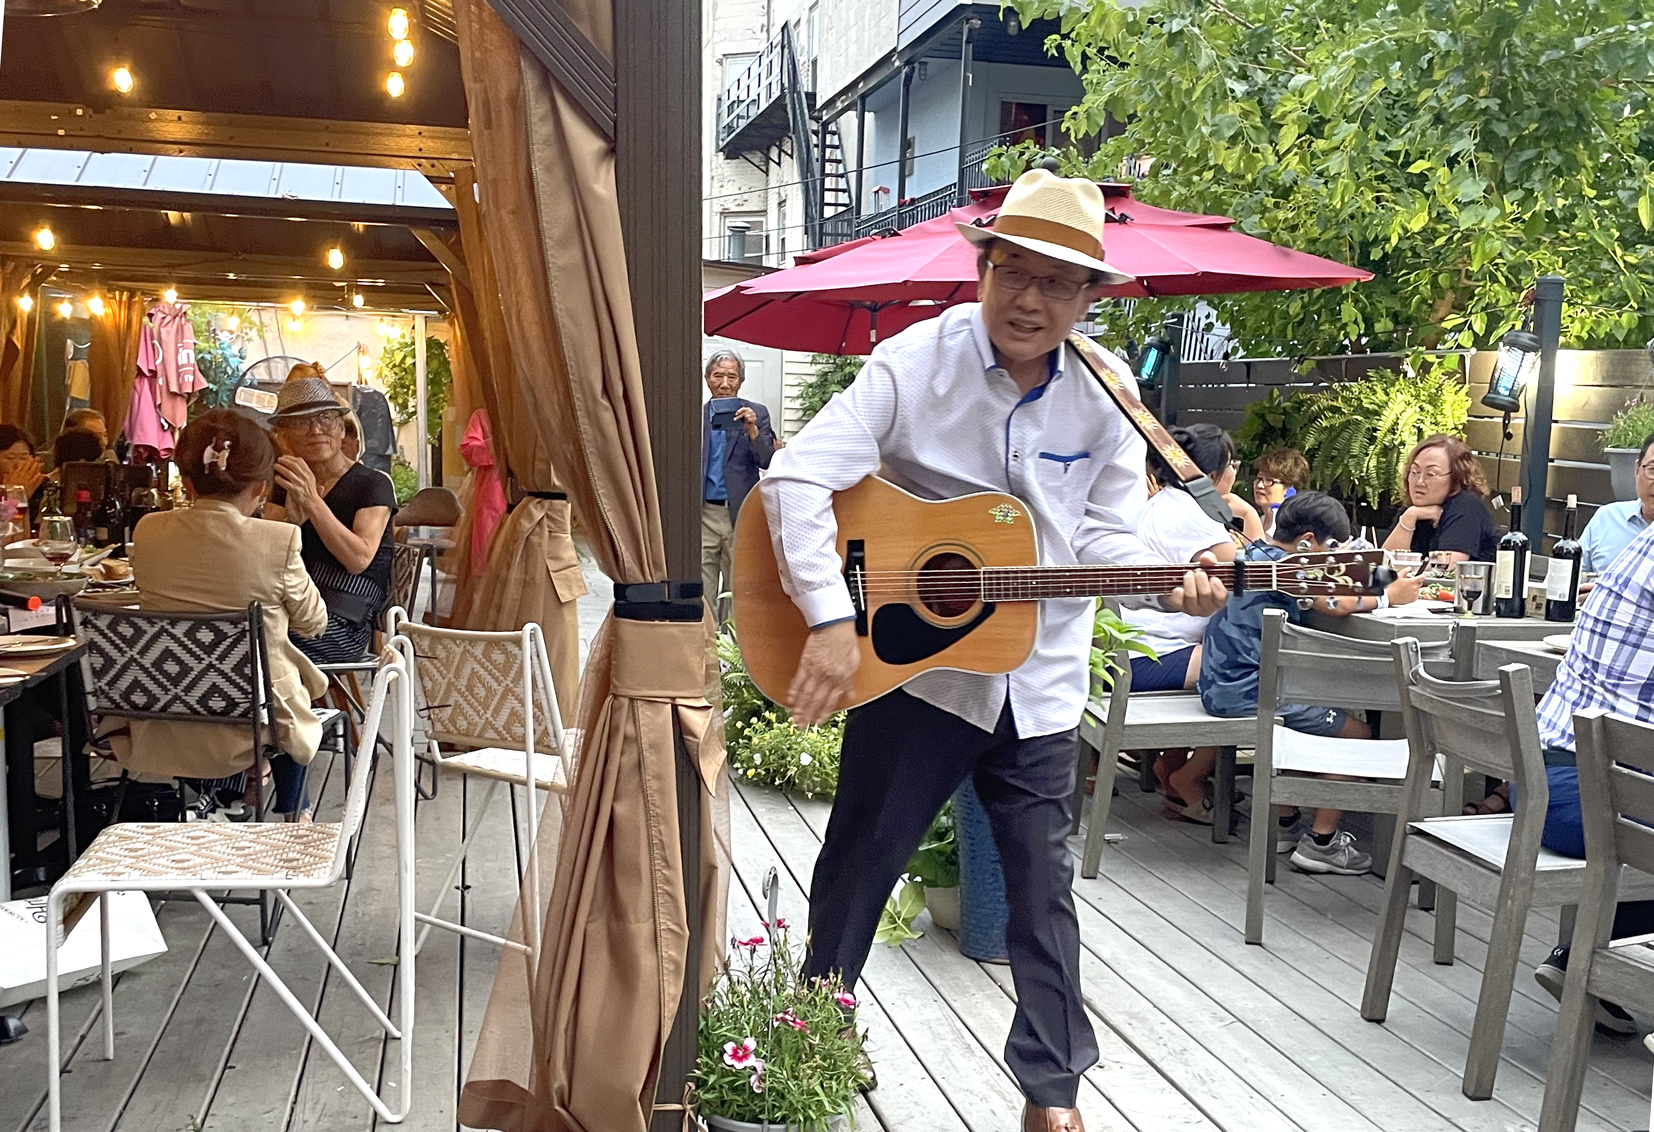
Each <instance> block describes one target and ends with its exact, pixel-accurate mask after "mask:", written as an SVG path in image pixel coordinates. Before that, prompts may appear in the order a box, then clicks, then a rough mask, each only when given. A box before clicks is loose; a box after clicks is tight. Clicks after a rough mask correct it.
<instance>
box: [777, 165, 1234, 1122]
mask: <svg viewBox="0 0 1654 1132" xmlns="http://www.w3.org/2000/svg"><path fill="white" fill-rule="evenodd" d="M1105 213H1106V207H1105V205H1104V202H1103V196H1102V193H1101V191H1100V190H1099V189H1098V188H1097V186H1096V185H1094V184H1092V183H1091V182H1089V181H1084V180H1067V179H1063V178H1060V177H1057V176H1055V175H1054V174H1052V173H1049V172H1047V171H1045V170H1035V171H1033V172H1030V173H1027V174H1025V175H1024V176H1023V177H1022V178H1021V179H1019V180H1018V181H1017V183H1016V184H1015V185H1014V186H1013V187H1012V188H1011V190H1010V192H1009V194H1008V195H1007V196H1006V198H1005V202H1004V206H1003V208H1002V209H1001V211H1000V212H999V214H998V216H997V217H996V218H995V219H994V222H993V223H992V225H990V226H988V227H971V226H966V225H961V226H960V228H961V232H962V234H963V235H964V236H965V238H966V239H968V240H970V241H971V242H972V243H973V244H976V245H977V247H978V248H979V253H978V260H977V267H978V273H979V288H978V289H979V294H980V296H981V303H980V304H965V305H961V306H956V307H953V308H950V309H949V310H947V311H945V312H943V314H942V315H941V317H939V318H936V319H932V320H930V321H927V322H923V323H920V324H919V325H917V326H914V327H912V328H911V329H909V330H907V331H905V332H903V333H902V334H900V335H898V336H896V337H895V338H892V339H890V340H889V341H888V342H885V343H882V344H881V345H880V346H879V347H878V349H877V350H875V351H874V353H873V356H872V357H871V358H870V359H869V360H868V363H867V365H866V367H865V368H864V369H863V370H862V371H861V374H860V375H859V376H858V377H857V378H856V380H855V382H854V383H853V384H852V385H851V386H850V388H849V389H847V390H846V391H845V392H844V393H842V394H840V395H839V396H837V397H835V398H834V399H833V401H832V402H831V403H830V404H828V405H827V407H826V408H824V409H823V410H822V411H821V413H820V414H819V415H818V416H817V417H816V418H815V419H814V420H813V421H812V422H811V423H810V424H809V425H808V427H806V428H805V429H804V430H803V431H802V432H800V433H799V435H798V436H797V438H796V439H795V440H794V441H793V442H792V443H791V445H790V446H789V447H788V448H786V449H784V450H783V451H781V452H779V453H777V454H776V457H775V460H774V462H773V464H772V465H771V468H770V474H769V476H768V477H767V478H766V479H764V480H763V481H762V483H761V484H760V486H759V490H760V491H761V492H762V493H763V500H764V504H765V510H766V512H767V513H768V515H769V516H770V517H771V518H770V534H771V540H772V542H773V544H774V547H775V553H776V559H777V562H778V564H779V566H780V572H781V582H782V586H783V587H784V588H785V590H786V593H787V594H788V596H790V597H791V598H792V600H793V602H794V603H795V604H796V605H797V607H798V609H799V611H800V612H801V613H802V614H803V616H804V619H805V621H806V623H807V624H808V625H809V626H810V627H811V630H812V631H811V633H810V635H809V638H808V640H807V642H806V643H805V645H804V651H803V654H802V657H801V658H800V661H799V666H798V670H797V674H796V676H795V677H794V679H793V682H792V686H791V688H790V690H789V694H788V706H789V707H790V708H791V710H792V713H793V718H794V719H795V720H796V721H797V722H798V723H800V724H801V725H807V724H812V723H816V722H819V721H821V720H823V719H825V718H826V717H827V716H828V715H830V714H831V713H832V712H833V711H834V710H836V709H837V708H838V707H840V706H841V705H843V704H845V703H847V702H849V700H850V698H851V689H852V678H853V677H854V674H855V672H856V669H857V666H858V663H859V653H858V651H857V644H856V641H857V637H856V627H855V608H854V605H853V602H852V600H851V596H850V593H849V591H848V589H847V587H846V584H845V580H844V576H843V564H842V563H841V561H840V559H839V555H838V553H837V551H836V548H835V540H836V537H837V530H836V521H835V518H834V514H833V507H832V504H833V493H834V492H836V491H842V490H845V489H848V488H850V487H852V486H854V485H855V484H856V483H858V482H860V481H861V480H862V479H863V478H864V477H866V476H870V475H873V474H874V473H875V472H878V473H879V474H881V475H883V476H884V477H885V478H887V479H889V480H892V481H893V482H895V483H896V484H897V485H899V486H901V487H904V488H906V489H907V490H909V491H911V492H913V493H914V494H917V495H920V496H924V497H928V498H931V499H951V498H955V497H958V496H961V495H966V494H969V493H972V492H979V491H1008V492H1010V493H1011V494H1012V495H1014V496H1016V497H1017V498H1018V499H1020V500H1022V501H1023V502H1024V503H1025V504H1026V505H1027V507H1028V509H1029V511H1030V512H1031V514H1032V518H1033V519H1034V521H1035V524H1036V527H1037V530H1038V535H1039V545H1040V558H1041V561H1042V563H1045V564H1047V565H1072V564H1076V563H1084V564H1111V563H1114V564H1126V563H1144V562H1151V561H1153V560H1154V556H1153V555H1152V554H1150V553H1149V551H1148V550H1147V549H1146V548H1145V547H1144V546H1143V545H1142V543H1141V542H1140V541H1139V540H1138V538H1137V536H1136V535H1135V534H1134V533H1133V532H1134V528H1135V525H1136V522H1137V516H1138V513H1139V510H1140V509H1141V507H1142V506H1143V504H1144V502H1145V499H1146V486H1145V479H1144V458H1145V454H1146V448H1145V445H1144V442H1143V441H1142V439H1141V438H1140V437H1139V436H1138V434H1137V432H1136V431H1135V430H1134V428H1133V426H1132V424H1131V422H1130V421H1128V420H1127V419H1126V417H1125V415H1124V414H1123V413H1122V412H1121V410H1120V409H1119V407H1117V406H1116V404H1115V403H1114V401H1113V400H1111V399H1110V396H1109V394H1108V392H1107V391H1106V390H1105V389H1104V388H1103V387H1102V386H1101V385H1100V384H1099V383H1098V382H1097V381H1096V380H1094V379H1093V377H1092V376H1091V375H1090V374H1089V373H1088V372H1087V370H1086V369H1085V368H1084V367H1083V365H1082V364H1081V363H1080V361H1079V360H1078V358H1077V357H1076V356H1075V354H1074V351H1073V349H1072V348H1071V347H1067V346H1065V345H1064V342H1063V340H1064V338H1065V337H1066V336H1067V335H1068V333H1069V332H1070V331H1071V330H1072V328H1073V325H1074V323H1075V322H1076V321H1078V320H1079V319H1080V318H1081V317H1082V316H1083V315H1084V314H1085V313H1086V311H1087V310H1088V309H1089V308H1090V306H1091V304H1092V303H1093V302H1094V301H1095V300H1096V298H1097V296H1098V294H1099V288H1100V287H1101V286H1102V285H1104V284H1108V283H1118V282H1124V281H1126V280H1128V279H1129V276H1126V275H1123V274H1121V273H1120V272H1118V271H1115V270H1114V269H1113V268H1111V267H1109V266H1108V264H1107V263H1105V262H1104V261H1103V258H1102V255H1103V246H1102V237H1103V227H1104V217H1105ZM1226 597H1227V593H1226V591H1225V587H1224V585H1223V583H1222V582H1221V581H1219V580H1217V579H1216V578H1213V577H1211V576H1209V575H1207V574H1204V573H1201V572H1198V571H1194V572H1190V573H1188V574H1186V575H1185V576H1184V579H1183V585H1181V586H1179V587H1178V588H1177V589H1175V590H1173V591H1172V593H1171V594H1170V595H1168V596H1167V597H1166V598H1165V599H1164V600H1165V603H1166V605H1167V607H1169V608H1173V609H1180V610H1183V611H1185V612H1188V613H1192V614H1196V615H1199V616H1208V615H1210V614H1212V613H1214V612H1216V611H1217V610H1218V609H1219V608H1221V607H1222V605H1223V603H1224V601H1225V599H1226ZM1091 608H1092V602H1091V599H1089V598H1077V599H1076V598H1068V599H1056V600H1050V601H1047V602H1045V603H1044V608H1043V611H1042V617H1041V622H1040V628H1039V633H1038V637H1037V640H1036V643H1035V645H1034V649H1033V652H1032V654H1031V655H1030V656H1029V658H1028V660H1027V661H1026V662H1024V663H1023V664H1022V666H1021V667H1020V668H1018V669H1016V670H1015V671H1013V672H1011V673H1009V674H1008V675H979V674H975V673H967V672H956V671H932V672H926V673H924V674H923V675H921V676H918V677H917V678H915V679H913V680H912V681H910V682H909V683H908V684H907V685H906V687H905V688H903V689H899V690H897V691H894V692H891V693H889V694H887V695H884V696H882V697H880V698H878V699H876V700H874V701H872V702H871V703H868V704H865V705H863V706H861V707H858V708H856V709H854V710H853V711H852V712H851V713H850V716H849V721H848V723H847V724H846V726H845V731H844V747H843V753H842V758H841V769H840V774H839V787H838V795H837V798H836V800H835V803H834V806H833V813H832V819H831V821H830V822H829V823H828V827H827V835H826V839H825V843H824V844H823V846H822V849H821V854H820V856H819V858H818V859H817V861H816V869H815V876H814V880H813V882H812V887H811V900H810V945H809V956H808V959H807V961H806V963H805V975H806V976H824V975H826V974H828V973H829V972H838V973H839V974H841V975H842V977H843V979H844V983H845V985H846V986H847V987H854V986H855V984H856V981H857V979H858V978H859V976H860V974H861V969H862V964H863V963H864V962H865V961H866V958H867V953H868V950H869V948H870V947H871V946H872V941H873V933H874V931H875V929H876V927H877V924H878V920H879V914H880V912H881V910H882V909H883V908H884V905H885V901H886V899H887V898H888V897H889V895H890V891H891V889H892V888H893V887H894V885H895V883H896V881H897V879H898V878H899V876H900V874H901V871H902V869H903V867H904V866H905V865H906V863H907V860H908V858H909V857H910V856H911V855H912V853H913V851H914V850H915V849H916V848H918V846H919V842H920V838H921V837H922V836H923V834H924V832H925V830H926V829H927V828H928V827H929V825H930V823H931V820H932V819H933V818H934V817H935V815H936V813H937V811H938V810H939V809H940V808H941V806H942V804H943V803H944V802H945V801H947V799H948V797H949V796H950V795H951V794H952V793H953V791H954V790H955V788H956V787H958V785H959V784H960V783H961V782H962V781H963V780H964V778H965V777H966V776H967V775H973V776H974V781H975V785H976V789H977V792H978V794H979V795H980V796H981V799H982V803H983V806H984V807H985V808H986V810H987V812H988V816H989V819H990V821H991V823H992V825H993V831H994V839H995V842H996V843H997V845H998V848H999V855H1000V858H1001V861H1002V862H1003V865H1004V871H1005V882H1006V883H1005V889H1006V893H1007V896H1008V898H1009V901H1010V923H1009V928H1008V931H1007V940H1006V941H1007V945H1008V951H1009V956H1010V961H1011V972H1012V976H1013V978H1014V980H1015V984H1016V992H1017V1010H1016V1017H1015V1019H1014V1021H1013V1022H1012V1025H1011V1033H1010V1036H1009V1038H1008V1039H1007V1041H1006V1047H1005V1059H1006V1063H1007V1064H1008V1065H1009V1066H1010V1069H1011V1071H1012V1073H1013V1074H1014V1075H1015V1076H1016V1079H1017V1081H1018V1083H1019V1084H1020V1086H1021V1088H1022V1091H1023V1094H1024V1096H1025V1097H1026V1098H1027V1106H1026V1108H1025V1109H1024V1111H1023V1119H1022V1127H1023V1129H1024V1132H1080V1130H1081V1129H1082V1124H1081V1120H1080V1114H1079V1112H1078V1111H1077V1110H1076V1109H1075V1108H1074V1105H1075V1100H1076V1097H1077V1094H1078V1090H1079V1081H1080V1075H1081V1074H1082V1073H1083V1072H1084V1071H1085V1070H1086V1069H1088V1068H1090V1067H1091V1066H1092V1065H1093V1064H1095V1063H1096V1061H1097V1041H1096V1036H1095V1034H1094V1033H1093V1031H1092V1028H1091V1024H1090V1022H1089V1020H1088V1019H1087V1016H1086V1010H1085V1006H1084V1003H1083V1002H1082V1000H1081V997H1080V976H1079V950H1080V935H1079V926H1078V922H1077V920H1076V917H1075V911H1074V900H1073V895H1072V893H1071V892H1070V884H1071V881H1072V876H1073V868H1072V858H1071V856H1070V854H1069V851H1068V848H1067V837H1068V831H1069V826H1070V821H1071V812H1070V798H1071V795H1072V788H1073V783H1074V780H1073V775H1074V773H1075V769H1074V743H1075V729H1076V728H1077V726H1078V725H1079V721H1080V716H1081V713H1082V711H1083V710H1084V707H1085V703H1086V695H1087V690H1088V682H1089V677H1088V661H1089V657H1090V648H1091V632H1092V628H1091V619H1090V611H1091Z"/></svg>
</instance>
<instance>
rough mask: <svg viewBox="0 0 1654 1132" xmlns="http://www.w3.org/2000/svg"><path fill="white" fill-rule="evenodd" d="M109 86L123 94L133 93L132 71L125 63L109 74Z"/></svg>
mask: <svg viewBox="0 0 1654 1132" xmlns="http://www.w3.org/2000/svg"><path fill="white" fill-rule="evenodd" d="M109 85H110V86H112V87H114V88H115V89H116V90H117V91H119V92H120V93H122V94H131V93H132V86H133V82H132V70H131V68H129V67H128V66H127V65H126V64H125V63H122V64H121V65H120V66H119V67H116V68H115V69H114V70H113V71H110V72H109Z"/></svg>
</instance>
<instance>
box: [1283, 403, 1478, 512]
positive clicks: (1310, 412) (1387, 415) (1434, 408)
mask: <svg viewBox="0 0 1654 1132" xmlns="http://www.w3.org/2000/svg"><path fill="white" fill-rule="evenodd" d="M1291 401H1292V402H1293V403H1294V404H1295V407H1296V412H1295V414H1294V415H1295V417H1296V421H1295V424H1296V431H1297V438H1296V444H1295V447H1297V448H1298V449H1299V450H1300V451H1302V452H1303V454H1304V457H1305V458H1306V459H1307V460H1308V461H1309V483H1310V486H1311V487H1314V488H1317V489H1319V490H1323V491H1336V492H1337V493H1338V494H1340V495H1342V496H1343V497H1344V498H1345V499H1348V500H1352V501H1356V502H1361V503H1365V504H1367V505H1368V506H1371V507H1382V506H1384V505H1385V504H1387V503H1392V502H1395V501H1396V500H1399V499H1403V498H1405V494H1406V493H1405V488H1406V485H1405V483H1404V482H1403V478H1402V477H1403V476H1404V474H1405V471H1404V469H1403V468H1402V466H1401V465H1402V461H1403V460H1405V459H1406V457H1407V453H1408V452H1409V451H1410V450H1411V449H1412V447H1413V446H1414V445H1415V444H1417V443H1418V442H1419V441H1421V440H1423V439H1424V438H1425V437H1427V436H1431V435H1434V434H1435V433H1439V432H1446V433H1459V432H1463V430H1464V425H1465V419H1466V417H1467V416H1468V415H1469V413H1470V394H1469V392H1468V391H1467V390H1466V389H1465V387H1464V386H1463V385H1462V384H1460V383H1459V381H1458V380H1457V379H1456V378H1455V377H1454V376H1452V375H1451V374H1450V373H1447V372H1440V373H1436V374H1434V375H1431V376H1416V375H1411V374H1405V373H1394V372H1391V371H1388V370H1379V371H1376V372H1374V373H1372V374H1370V375H1369V376H1368V377H1366V378H1365V379H1363V380H1361V381H1354V382H1349V383H1347V384H1339V385H1334V386H1332V387H1331V388H1329V389H1327V390H1325V391H1323V392H1320V393H1312V394H1304V395H1299V396H1298V397H1296V398H1292V399H1291Z"/></svg>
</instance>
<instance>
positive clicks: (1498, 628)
mask: <svg viewBox="0 0 1654 1132" xmlns="http://www.w3.org/2000/svg"><path fill="white" fill-rule="evenodd" d="M1457 622H1466V623H1469V624H1472V625H1475V626H1476V640H1477V641H1478V642H1481V641H1541V640H1543V639H1544V638H1546V637H1549V636H1555V635H1557V634H1560V633H1571V632H1572V631H1573V628H1574V623H1573V622H1572V621H1546V620H1545V619H1544V618H1542V617H1488V616H1485V615H1468V614H1460V613H1454V612H1452V604H1451V603H1449V602H1436V601H1416V602H1413V603H1412V604H1410V605H1395V606H1391V607H1390V608H1388V609H1380V610H1377V611H1376V612H1373V613H1352V614H1350V615H1349V616H1348V617H1334V616H1332V615H1331V614H1329V613H1326V612H1325V611H1323V610H1319V609H1312V610H1311V611H1310V614H1309V617H1308V618H1307V619H1306V621H1305V623H1306V624H1307V625H1308V626H1309V627H1310V628H1311V629H1319V630H1321V631H1322V632H1324V633H1337V634H1338V635H1339V636H1341V637H1352V638H1354V639H1356V640H1361V641H1382V642H1385V643H1388V642H1390V641H1394V640H1399V639H1400V638H1402V637H1414V638H1416V639H1417V640H1419V641H1421V642H1424V643H1429V642H1431V641H1445V640H1447V638H1448V636H1449V635H1450V634H1451V633H1452V631H1453V629H1452V627H1453V625H1454V624H1455V623H1457Z"/></svg>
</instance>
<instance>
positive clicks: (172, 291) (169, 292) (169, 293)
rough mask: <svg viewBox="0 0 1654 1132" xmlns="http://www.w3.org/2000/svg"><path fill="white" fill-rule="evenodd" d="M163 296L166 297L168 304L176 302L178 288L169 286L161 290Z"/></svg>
mask: <svg viewBox="0 0 1654 1132" xmlns="http://www.w3.org/2000/svg"><path fill="white" fill-rule="evenodd" d="M161 298H163V299H165V300H166V301H167V303H168V304H172V303H176V302H177V301H178V288H176V287H168V288H167V289H166V290H165V291H162V292H161Z"/></svg>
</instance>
